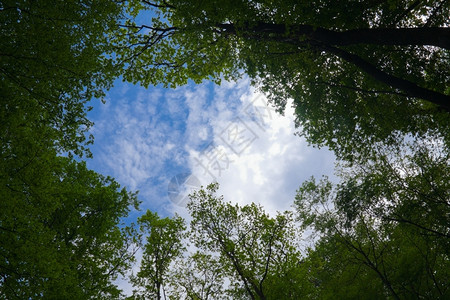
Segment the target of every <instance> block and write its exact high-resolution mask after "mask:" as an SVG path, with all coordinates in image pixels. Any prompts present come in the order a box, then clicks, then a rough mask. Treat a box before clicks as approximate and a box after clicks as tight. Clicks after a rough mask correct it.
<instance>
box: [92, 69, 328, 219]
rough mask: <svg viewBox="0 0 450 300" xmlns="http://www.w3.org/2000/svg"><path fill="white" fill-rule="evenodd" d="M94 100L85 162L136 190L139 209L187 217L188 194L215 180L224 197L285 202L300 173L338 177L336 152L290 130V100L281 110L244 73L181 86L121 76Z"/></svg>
mask: <svg viewBox="0 0 450 300" xmlns="http://www.w3.org/2000/svg"><path fill="white" fill-rule="evenodd" d="M91 104H92V105H93V106H94V109H93V110H92V111H91V112H90V113H89V119H90V120H92V121H93V122H94V123H95V125H94V126H93V128H92V133H93V135H94V137H95V143H94V145H93V146H92V147H91V150H92V152H93V155H94V158H93V159H90V160H88V162H87V163H88V166H89V167H90V168H92V169H94V170H96V171H98V172H100V173H102V174H105V175H111V176H113V177H114V178H116V180H117V181H118V182H119V183H120V184H122V185H123V186H126V187H127V188H129V189H131V190H139V199H140V200H141V201H142V205H141V208H142V209H143V210H146V209H150V210H153V211H157V212H158V213H159V214H161V215H163V216H166V215H171V214H173V213H175V212H176V213H178V214H180V215H182V216H187V213H186V211H185V208H184V201H185V198H184V196H183V195H185V194H186V193H188V192H189V191H191V190H192V188H195V187H196V186H198V185H207V184H209V183H211V182H213V181H217V182H219V184H220V190H219V192H220V193H221V194H223V195H224V197H225V199H226V200H228V201H232V202H237V203H240V204H246V203H250V202H256V203H259V204H261V205H263V206H264V207H265V208H266V210H267V211H269V212H275V211H276V210H285V209H289V208H290V205H291V204H292V202H293V199H294V195H295V191H296V189H297V188H298V187H299V186H300V184H301V183H302V182H303V181H304V180H306V179H308V178H309V177H310V176H311V175H314V176H316V177H320V176H321V175H328V176H332V175H333V169H334V156H333V154H332V153H331V152H329V151H327V150H325V149H321V150H318V149H316V148H313V147H310V146H308V145H307V143H306V142H305V141H304V139H302V138H300V137H298V136H295V135H294V132H295V131H296V129H295V128H294V118H293V115H292V113H293V109H292V108H291V107H290V105H288V107H287V109H286V112H285V114H284V116H282V115H280V114H278V113H276V112H275V111H274V109H273V108H271V107H270V105H268V104H267V101H266V99H265V97H264V96H263V95H262V94H259V93H257V92H256V91H255V89H254V88H252V87H251V86H250V83H249V80H248V79H246V78H244V79H241V80H240V81H238V82H223V83H222V84H221V85H220V86H219V85H215V84H213V83H211V82H205V83H203V84H200V85H195V84H193V83H190V84H188V85H187V86H183V87H179V88H177V89H164V88H162V87H149V88H147V89H146V88H144V87H141V86H135V85H132V84H129V83H123V82H121V81H120V80H118V81H117V82H116V84H115V86H114V88H113V89H111V90H110V91H109V92H108V94H107V97H106V104H102V103H100V101H94V102H93V103H91ZM187 175H190V177H189V176H187ZM184 179H189V181H188V182H187V183H188V184H183V180H184ZM171 180H172V184H170V182H171ZM174 184H175V185H174ZM178 193H179V194H178ZM183 193H184V194H183ZM183 199H184V200H183ZM141 213H142V212H133V213H132V214H131V215H130V220H135V219H136V217H137V216H139V215H140V214H141Z"/></svg>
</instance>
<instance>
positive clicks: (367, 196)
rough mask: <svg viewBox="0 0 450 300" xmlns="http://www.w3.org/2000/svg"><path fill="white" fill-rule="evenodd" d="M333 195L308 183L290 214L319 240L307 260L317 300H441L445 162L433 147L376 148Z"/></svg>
mask: <svg viewBox="0 0 450 300" xmlns="http://www.w3.org/2000/svg"><path fill="white" fill-rule="evenodd" d="M378 153H379V156H378V157H377V158H376V159H374V160H372V161H368V162H367V163H366V164H364V165H362V164H359V165H356V166H353V167H352V168H346V169H344V170H345V172H343V174H341V178H342V182H341V183H340V184H339V185H338V186H336V187H334V188H333V186H332V184H331V183H330V182H329V181H327V180H326V179H323V180H321V181H320V182H319V183H316V182H315V180H314V179H312V180H310V181H309V182H306V183H304V184H303V185H302V187H301V188H300V189H299V191H298V194H297V198H296V202H295V204H296V208H297V210H298V212H299V218H300V219H301V220H303V221H304V226H305V227H308V226H310V227H311V228H313V229H314V230H315V231H317V233H318V242H317V243H316V245H315V248H314V249H313V250H311V254H310V255H309V256H308V260H309V263H310V264H311V266H312V267H311V268H313V269H314V270H315V272H316V275H315V276H316V278H317V279H316V280H317V281H318V282H319V283H320V284H319V287H320V290H321V291H320V294H321V295H323V298H330V299H335V298H336V297H337V298H342V297H344V298H347V299H361V298H367V297H368V296H370V297H373V299H380V298H393V299H410V298H425V299H447V298H448V297H449V295H450V285H449V283H448V277H449V275H450V273H449V270H450V263H449V260H448V253H449V251H450V248H449V246H450V227H449V224H450V219H449V213H448V212H449V206H450V203H449V199H450V186H449V182H450V178H449V174H450V172H449V171H450V170H449V166H450V160H449V154H448V151H445V150H443V148H442V144H441V143H439V141H436V140H428V141H427V140H412V141H411V140H408V141H404V147H403V152H397V151H393V149H392V147H386V146H384V147H381V148H380V149H378Z"/></svg>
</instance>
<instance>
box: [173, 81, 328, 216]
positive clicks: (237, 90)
mask: <svg viewBox="0 0 450 300" xmlns="http://www.w3.org/2000/svg"><path fill="white" fill-rule="evenodd" d="M236 99H237V100H238V101H235V100H236ZM227 104H228V105H227ZM189 107H190V109H191V110H194V111H192V112H191V111H190V114H191V113H194V114H199V113H200V111H201V113H202V119H203V122H192V123H188V127H189V128H191V130H192V131H195V132H200V131H201V130H202V126H203V127H204V126H210V130H211V131H212V135H213V136H212V143H211V144H208V145H204V146H203V148H200V149H198V148H197V147H196V146H197V145H191V144H189V143H188V144H187V145H186V149H187V151H188V153H189V154H190V156H189V165H190V169H191V171H192V173H193V175H194V176H195V177H197V178H198V179H199V180H200V182H201V183H202V184H203V185H207V184H209V183H210V182H212V181H217V182H219V184H220V190H219V193H220V194H223V195H224V196H225V199H226V200H228V201H232V202H235V203H240V204H248V203H251V202H256V203H259V204H261V205H263V206H264V208H265V209H266V210H267V211H268V212H271V213H274V212H275V211H277V210H278V211H280V210H286V209H289V208H290V205H291V204H292V203H293V200H294V197H295V192H296V190H297V188H298V187H299V186H300V184H301V183H302V182H303V181H304V180H306V179H308V178H309V177H310V176H311V175H315V176H321V175H323V174H327V175H331V174H332V172H333V169H334V155H333V154H332V153H331V152H329V151H327V150H324V149H322V150H318V149H315V148H312V147H309V146H308V145H307V143H306V141H305V140H304V139H302V138H300V137H298V136H294V132H295V131H296V129H295V127H294V116H293V113H294V110H293V108H292V107H290V106H288V107H287V108H286V112H285V115H284V116H281V115H279V114H277V113H275V111H274V110H273V108H271V107H270V106H269V107H267V106H266V99H265V98H264V97H263V95H261V94H258V93H255V92H254V91H253V90H252V88H250V86H249V84H248V82H239V83H238V84H231V83H228V84H226V85H223V86H220V87H218V86H215V88H214V101H213V102H212V104H211V107H209V108H207V109H203V110H199V108H198V107H197V106H195V105H191V106H189ZM189 121H191V120H188V122H189ZM205 121H207V122H205ZM173 209H174V210H175V211H177V212H179V213H181V214H185V211H184V210H183V209H180V208H177V207H176V206H174V208H173Z"/></svg>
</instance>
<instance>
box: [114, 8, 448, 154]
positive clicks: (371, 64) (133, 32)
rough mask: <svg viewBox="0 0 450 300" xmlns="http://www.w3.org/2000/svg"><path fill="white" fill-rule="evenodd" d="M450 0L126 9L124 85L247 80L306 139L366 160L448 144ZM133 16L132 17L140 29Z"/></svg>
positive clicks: (121, 38) (120, 43) (121, 49)
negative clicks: (414, 142) (393, 149)
mask: <svg viewBox="0 0 450 300" xmlns="http://www.w3.org/2000/svg"><path fill="white" fill-rule="evenodd" d="M448 8H449V4H448V2H447V1H437V0H429V1H409V0H402V1H394V2H393V1H360V2H354V1H351V2H349V1H348V0H339V1H333V3H332V4H331V2H330V3H328V2H325V1H302V2H298V1H264V0H260V1H207V2H205V1H184V0H172V1H154V2H152V1H131V2H130V7H129V12H130V13H131V15H133V16H139V18H137V19H135V20H134V19H130V20H128V21H127V22H125V23H124V24H123V26H122V29H121V31H120V32H119V34H117V35H116V36H115V40H114V43H115V47H116V50H117V54H118V56H119V57H120V58H121V59H122V62H123V67H124V70H125V73H124V78H125V79H126V80H128V81H131V82H135V83H136V82H140V83H141V84H143V85H145V86H148V85H149V84H155V85H156V84H161V83H162V84H164V85H165V86H177V85H180V84H185V83H186V82H187V80H188V79H192V80H194V81H195V82H200V81H201V80H203V79H213V80H215V81H216V82H220V80H221V79H222V78H225V79H236V78H238V77H239V76H240V74H241V73H242V72H245V73H246V74H248V76H250V78H252V79H253V81H254V83H255V84H257V85H259V86H260V88H261V90H262V91H264V92H265V93H266V94H267V95H268V96H269V98H270V99H271V100H272V101H273V103H274V104H275V105H276V106H277V108H278V109H279V110H280V111H282V110H283V109H284V106H285V105H286V102H287V99H289V98H292V99H294V105H295V109H296V115H297V119H296V123H297V125H298V126H300V127H301V130H302V131H301V133H300V134H302V135H304V136H306V137H307V139H308V140H309V141H310V142H312V143H314V144H316V145H319V146H322V145H326V146H329V147H330V148H331V149H333V150H335V152H336V154H337V155H338V156H339V157H340V158H344V159H347V160H359V159H360V160H362V161H364V159H365V157H366V156H368V155H370V154H371V151H372V148H371V146H372V145H373V144H374V143H377V142H386V143H388V144H394V143H395V142H396V141H397V137H398V135H399V134H400V133H401V134H405V133H406V134H408V133H410V134H413V135H421V136H423V135H431V134H432V135H435V136H436V137H444V138H445V141H446V143H447V145H449V143H450V137H449V136H448V132H450V128H449V127H448V126H449V122H448V120H449V116H448V111H449V110H450V104H449V103H450V95H449V93H450V90H449V89H448V84H447V83H448V79H449V76H450V74H449V70H450V65H449V62H450V60H449V52H448V50H449V48H450V45H449V42H448V40H449V35H450V30H449V28H448V25H449V23H448V14H447V13H446V12H447V11H448ZM136 20H137V21H136ZM424 100H425V101H424Z"/></svg>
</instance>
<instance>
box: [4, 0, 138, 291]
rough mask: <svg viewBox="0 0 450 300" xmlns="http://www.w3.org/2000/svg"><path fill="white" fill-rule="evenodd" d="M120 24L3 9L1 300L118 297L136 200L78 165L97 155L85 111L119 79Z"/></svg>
mask: <svg viewBox="0 0 450 300" xmlns="http://www.w3.org/2000/svg"><path fill="white" fill-rule="evenodd" d="M121 16H122V6H121V5H120V4H119V3H117V2H107V3H99V2H95V1H51V2H50V1H40V0H38V1H24V0H22V1H8V0H7V1H2V2H1V4H0V27H1V29H0V64H1V68H0V119H1V122H0V197H1V201H0V295H1V296H0V298H2V299H4V298H6V299H35V298H46V299H52V298H53V299H91V298H92V299H111V298H117V297H119V294H120V291H119V289H118V288H117V287H116V286H115V284H114V283H113V282H114V280H115V279H116V278H117V276H118V275H119V274H122V273H123V272H124V271H125V270H126V269H127V268H128V263H129V261H130V260H132V259H133V252H130V251H132V249H133V235H134V233H133V229H132V228H126V227H124V225H123V224H122V223H121V220H122V218H124V217H126V216H127V214H128V211H129V209H130V206H133V205H134V206H137V200H136V195H135V194H133V193H129V192H127V191H126V190H125V189H120V186H119V184H118V183H117V182H115V181H114V180H113V179H112V178H110V177H104V176H102V175H99V174H97V173H95V172H93V171H90V170H88V169H87V168H86V165H85V163H82V162H77V161H75V160H73V159H72V158H71V157H73V155H78V156H79V157H81V156H83V155H88V156H89V155H90V153H89V150H88V149H87V145H89V144H90V143H91V142H92V137H88V138H87V137H86V132H87V130H88V129H89V127H90V126H91V124H92V123H91V122H90V121H89V120H88V119H87V118H86V112H87V111H88V109H89V107H87V102H88V101H89V100H90V99H91V98H92V97H102V96H103V95H104V94H103V93H104V90H105V89H106V88H108V87H110V85H111V83H112V81H113V80H114V77H115V76H116V75H117V72H116V70H115V68H114V67H113V64H112V59H111V57H108V56H107V55H108V54H107V49H108V48H107V44H108V38H107V36H106V35H105V31H107V30H110V29H112V28H113V27H114V26H116V24H117V23H116V22H117V20H118V19H119V18H121ZM61 155H66V156H67V157H61Z"/></svg>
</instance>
